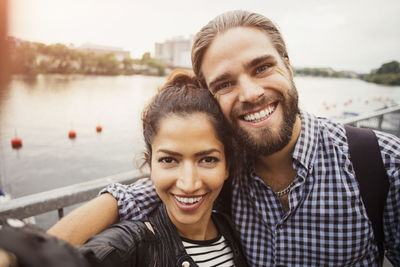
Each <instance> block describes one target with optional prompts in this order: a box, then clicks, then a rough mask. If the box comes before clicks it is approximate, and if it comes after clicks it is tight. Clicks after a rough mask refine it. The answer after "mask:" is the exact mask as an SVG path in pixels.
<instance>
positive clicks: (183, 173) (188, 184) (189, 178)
mask: <svg viewBox="0 0 400 267" xmlns="http://www.w3.org/2000/svg"><path fill="white" fill-rule="evenodd" d="M178 175H179V178H178V181H177V187H178V188H179V189H180V190H182V191H183V192H184V193H194V192H195V191H196V190H198V189H200V187H201V179H199V173H198V170H197V168H196V166H195V165H194V164H193V163H191V162H190V163H189V162H188V163H185V164H184V165H183V166H182V168H181V170H180V173H179V174H178Z"/></svg>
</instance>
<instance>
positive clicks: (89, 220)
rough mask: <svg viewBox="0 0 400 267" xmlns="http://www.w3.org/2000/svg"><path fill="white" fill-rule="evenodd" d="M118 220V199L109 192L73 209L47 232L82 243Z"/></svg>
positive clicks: (74, 242) (66, 239)
mask: <svg viewBox="0 0 400 267" xmlns="http://www.w3.org/2000/svg"><path fill="white" fill-rule="evenodd" d="M117 220H118V206H117V200H116V199H115V198H114V197H113V196H112V195H111V194H108V193H105V194H101V195H100V196H98V197H96V198H94V199H92V200H90V201H89V202H87V203H86V204H84V205H82V206H80V207H78V208H77V209H75V210H73V211H72V212H71V213H69V214H68V215H67V216H65V217H64V218H62V219H61V220H60V221H58V222H57V223H56V224H55V225H54V226H52V227H51V228H50V229H49V230H48V231H47V233H48V234H50V235H53V236H56V237H58V238H61V239H63V240H65V241H67V242H69V243H70V244H72V245H82V244H84V243H85V242H86V241H87V240H88V239H89V238H90V237H92V236H94V235H96V234H98V233H100V232H101V231H103V230H104V229H106V228H107V227H109V226H110V225H112V224H113V223H115V222H116V221H117Z"/></svg>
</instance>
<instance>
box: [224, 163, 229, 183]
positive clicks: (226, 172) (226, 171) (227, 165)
mask: <svg viewBox="0 0 400 267" xmlns="http://www.w3.org/2000/svg"><path fill="white" fill-rule="evenodd" d="M229 169H230V165H229V164H226V168H225V178H224V180H226V179H228V177H229Z"/></svg>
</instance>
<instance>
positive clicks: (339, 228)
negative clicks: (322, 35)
mask: <svg viewBox="0 0 400 267" xmlns="http://www.w3.org/2000/svg"><path fill="white" fill-rule="evenodd" d="M192 63H193V70H194V72H195V74H196V75H197V76H198V77H199V79H200V81H201V83H202V84H203V86H206V87H207V88H209V90H210V92H211V93H212V94H213V95H214V96H215V97H216V99H217V100H218V102H219V104H220V106H221V109H222V111H223V113H224V115H225V116H226V118H227V119H228V120H229V122H230V123H231V125H232V128H233V131H234V133H235V135H236V136H237V138H238V140H239V142H240V143H241V144H242V145H243V146H244V147H245V148H246V150H248V151H249V152H250V153H251V155H252V157H251V158H254V160H252V161H251V162H250V166H249V167H248V168H247V169H246V170H244V171H243V172H241V174H240V175H236V176H235V177H233V182H232V220H233V222H234V223H235V226H236V229H237V231H238V232H239V234H240V237H241V242H242V245H243V247H244V250H245V255H246V257H247V260H248V262H249V264H250V265H251V266H296V265H297V266H325V265H331V266H376V265H379V264H380V262H381V259H380V255H379V252H378V247H377V245H376V244H375V242H374V233H373V230H372V226H371V222H370V220H369V219H368V215H367V213H366V210H365V206H364V204H363V202H362V199H361V195H360V191H359V188H358V183H357V180H356V179H355V173H354V170H353V167H352V163H351V161H350V158H349V153H348V144H347V138H346V134H345V130H344V128H343V125H339V124H336V123H333V122H331V121H328V120H324V119H318V118H316V117H314V116H312V115H310V114H307V113H305V112H300V111H299V109H298V96H297V90H296V88H295V84H294V82H293V72H292V69H291V67H290V61H289V57H288V54H287V51H286V46H285V43H284V41H283V39H282V36H281V34H280V32H279V31H278V29H277V28H276V27H275V25H274V24H273V23H272V22H271V21H269V20H268V19H267V18H265V17H264V16H262V15H259V14H255V13H249V12H245V11H234V12H228V13H224V14H222V15H220V16H218V17H216V18H215V19H214V20H212V21H210V22H209V23H208V24H207V25H206V26H205V27H204V28H202V29H201V30H200V32H199V33H198V34H197V36H196V38H195V42H194V45H193V49H192ZM376 135H377V138H378V142H379V146H380V150H381V156H382V159H383V163H384V166H385V168H386V172H387V175H388V179H389V183H390V188H389V193H388V197H387V201H386V205H385V209H384V218H383V223H384V231H385V233H384V234H385V243H384V247H385V249H386V255H387V257H388V258H389V259H390V261H391V262H392V263H393V264H394V265H396V266H397V265H400V212H399V211H400V194H399V192H400V177H399V176H400V165H399V162H400V153H399V148H400V140H399V139H397V138H395V137H393V136H391V135H387V134H384V133H380V132H376ZM107 191H108V192H110V193H111V194H112V195H113V196H114V197H115V198H116V199H117V200H118V207H119V215H120V217H121V218H122V219H132V218H133V219H143V218H145V217H146V215H147V214H148V213H149V212H151V210H152V209H153V208H154V206H155V205H156V203H158V202H159V200H158V198H157V195H156V193H155V192H154V190H152V185H151V183H150V182H149V181H148V180H142V181H140V182H138V183H137V184H135V185H131V186H122V185H112V186H110V187H109V188H108V189H107ZM116 206H117V205H116V200H114V199H113V198H111V197H110V195H109V194H103V195H102V196H101V197H99V198H98V199H96V200H94V201H92V202H91V203H90V204H88V205H86V206H85V207H82V208H81V209H80V211H76V212H75V213H74V214H72V215H70V217H69V218H68V216H67V219H66V220H65V222H63V221H60V223H59V224H58V225H56V226H55V227H53V228H52V229H50V230H49V233H53V234H56V235H58V236H59V237H61V238H65V239H67V240H69V241H72V242H82V241H84V240H85V239H86V238H87V236H86V237H85V238H82V237H79V238H78V239H75V240H74V238H72V237H71V236H72V235H71V231H73V230H71V227H68V225H67V226H66V224H68V223H70V222H71V221H72V222H73V223H75V225H74V226H75V228H80V229H82V227H86V228H87V225H89V224H90V225H94V226H93V227H92V228H91V229H90V230H91V231H87V230H85V229H86V228H83V229H84V232H85V231H86V232H87V235H88V236H90V235H91V234H95V233H96V232H98V231H99V230H101V229H103V228H104V227H105V226H106V225H108V224H109V223H111V222H112V221H113V220H115V219H116V208H115V207H116ZM106 209H109V210H111V214H110V215H109V216H105V215H104V213H103V211H105V210H106ZM88 213H89V214H91V216H89V217H86V219H85V221H84V222H83V223H81V224H78V225H77V221H78V220H77V219H76V218H77V217H82V214H88ZM97 214H102V216H105V217H107V218H106V219H103V220H102V221H101V222H98V221H95V215H97ZM65 229H67V231H66V232H65V234H64V235H63V234H61V233H60V232H61V230H65Z"/></svg>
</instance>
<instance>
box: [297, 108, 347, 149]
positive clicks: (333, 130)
mask: <svg viewBox="0 0 400 267" xmlns="http://www.w3.org/2000/svg"><path fill="white" fill-rule="evenodd" d="M301 119H302V121H303V123H302V125H305V126H306V127H308V128H311V126H314V125H315V126H314V127H313V128H314V129H316V130H317V135H318V139H320V140H319V141H320V142H323V143H326V142H328V143H332V142H333V143H335V144H338V145H344V144H345V143H346V131H345V129H344V125H343V124H342V123H338V122H335V121H332V120H331V119H328V118H325V117H317V116H315V115H312V114H309V113H307V112H304V111H302V112H301Z"/></svg>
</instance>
